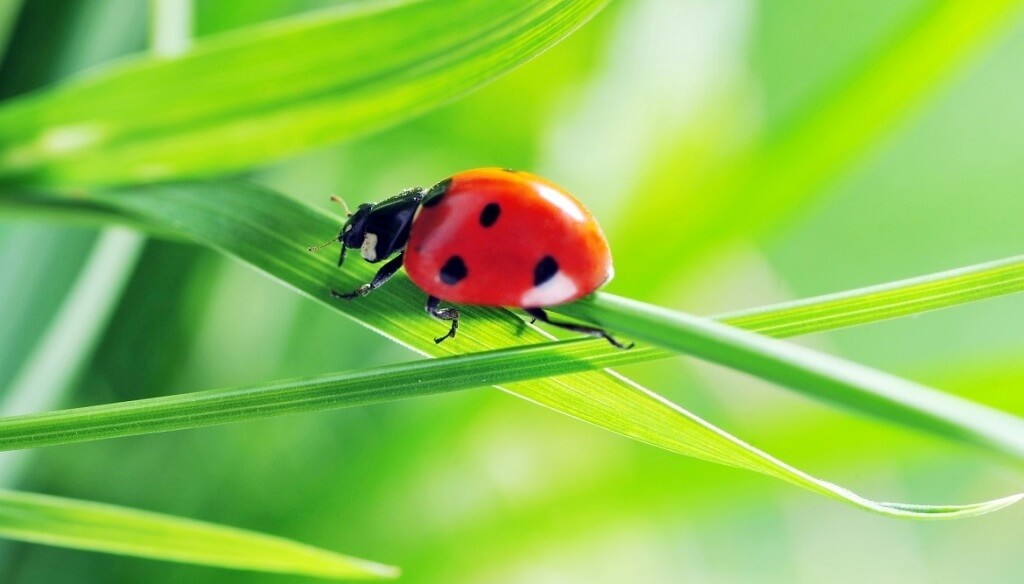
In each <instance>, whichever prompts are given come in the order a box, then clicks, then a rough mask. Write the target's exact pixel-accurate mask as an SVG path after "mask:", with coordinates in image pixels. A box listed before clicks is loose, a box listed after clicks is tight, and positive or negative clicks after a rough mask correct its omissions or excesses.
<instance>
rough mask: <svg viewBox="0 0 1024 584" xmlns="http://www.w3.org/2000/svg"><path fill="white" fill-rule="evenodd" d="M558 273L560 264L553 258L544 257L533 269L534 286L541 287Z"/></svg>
mask: <svg viewBox="0 0 1024 584" xmlns="http://www.w3.org/2000/svg"><path fill="white" fill-rule="evenodd" d="M557 273H558V262H556V261H555V258H553V257H551V256H544V258H543V259H541V260H540V261H539V262H537V265H536V266H534V268H533V285H534V286H540V285H541V284H543V283H544V282H547V281H548V280H550V279H551V278H554V277H555V274H557Z"/></svg>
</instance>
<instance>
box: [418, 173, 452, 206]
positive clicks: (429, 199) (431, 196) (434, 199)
mask: <svg viewBox="0 0 1024 584" xmlns="http://www.w3.org/2000/svg"><path fill="white" fill-rule="evenodd" d="M450 186H452V179H450V178H446V179H444V180H443V181H441V182H439V183H437V184H436V185H434V186H432V187H430V190H429V191H427V194H426V195H425V196H424V197H423V202H422V203H420V204H421V205H423V206H424V207H433V206H434V205H436V204H438V203H440V202H441V199H442V198H443V197H444V195H445V193H447V192H448V187H450Z"/></svg>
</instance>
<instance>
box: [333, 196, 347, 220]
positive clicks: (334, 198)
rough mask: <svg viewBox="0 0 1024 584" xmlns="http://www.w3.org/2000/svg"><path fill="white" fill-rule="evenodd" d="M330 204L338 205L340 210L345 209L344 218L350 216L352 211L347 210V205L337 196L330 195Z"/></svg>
mask: <svg viewBox="0 0 1024 584" xmlns="http://www.w3.org/2000/svg"><path fill="white" fill-rule="evenodd" d="M331 202H334V203H338V204H339V205H341V208H342V209H345V216H346V217H351V216H352V210H351V209H349V208H348V203H346V202H345V199H342V198H341V197H339V196H338V195H331Z"/></svg>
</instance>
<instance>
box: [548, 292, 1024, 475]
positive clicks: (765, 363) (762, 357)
mask: <svg viewBox="0 0 1024 584" xmlns="http://www.w3.org/2000/svg"><path fill="white" fill-rule="evenodd" d="M566 311H567V312H568V313H569V314H571V315H573V316H577V317H580V318H582V319H584V320H587V321H589V322H594V323H597V324H600V325H601V326H605V327H608V328H609V329H611V330H615V331H619V332H621V333H622V334H624V335H627V336H632V337H634V338H636V339H638V340H643V341H646V342H649V343H651V344H654V345H657V346H661V347H664V348H666V349H670V350H673V351H678V352H681V353H684V354H689V355H694V356H696V357H700V358H702V359H706V360H708V361H711V362H714V363H719V364H721V365H725V366H727V367H731V368H733V369H737V370H739V371H745V372H747V373H750V374H752V375H756V376H757V377H760V378H762V379H766V380H769V381H772V382H775V383H778V384H779V385H782V386H785V387H788V388H791V389H794V390H796V391H799V392H802V393H805V394H808V395H812V396H816V397H819V398H823V399H825V400H828V401H831V402H833V403H837V404H840V405H842V406H845V407H848V408H851V409H854V410H856V411H860V412H865V413H868V414H872V415H875V416H878V417H882V418H884V419H887V420H890V421H893V422H896V423H898V424H902V425H905V426H910V427H915V428H918V429H921V430H925V431H928V432H932V433H935V434H937V435H939V436H945V437H948V438H954V439H957V440H961V441H964V442H967V443H971V444H975V445H978V446H981V447H983V448H988V449H991V450H994V451H997V452H1001V453H1003V454H1007V455H1009V456H1010V457H1012V458H1014V459H1016V460H1018V461H1019V460H1022V459H1024V420H1021V419H1020V418H1017V417H1016V416H1012V415H1010V414H1006V413H1003V412H1000V411H998V410H994V409H991V408H987V407H985V406H981V405H979V404H975V403H973V402H970V401H967V400H965V399H961V398H958V397H955V396H952V395H949V394H945V393H942V392H939V391H936V390H933V389H931V388H929V387H926V386H923V385H919V384H916V383H913V382H911V381H908V380H905V379H902V378H899V377H896V376H893V375H888V374H885V373H882V372H880V371H877V370H874V369H871V368H868V367H864V366H861V365H857V364H855V363H851V362H849V361H844V360H842V359H838V358H835V357H832V356H829V355H825V354H822V353H819V352H817V351H812V350H810V349H805V348H803V347H800V346H797V345H790V344H787V343H783V342H780V341H776V340H772V339H770V338H766V337H763V336H760V335H756V334H753V333H750V332H746V331H743V330H740V329H738V328H734V327H731V326H728V325H724V324H720V323H716V322H714V321H712V320H710V319H704V318H698V317H694V316H691V315H688V314H685V313H681V312H676V311H672V310H668V309H665V308H661V307H657V306H651V305H649V304H645V303H643V302H638V301H635V300H630V299H626V298H620V297H617V296H613V295H610V294H603V295H601V296H598V297H593V298H589V299H585V300H582V301H580V302H577V303H575V304H573V305H572V306H571V307H569V308H567V309H566Z"/></svg>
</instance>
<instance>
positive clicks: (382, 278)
mask: <svg viewBox="0 0 1024 584" xmlns="http://www.w3.org/2000/svg"><path fill="white" fill-rule="evenodd" d="M403 256H405V253H404V252H403V253H400V254H398V255H397V256H395V259H393V260H391V261H390V262H388V263H386V264H384V267H382V268H381V269H379V270H377V274H376V275H375V276H374V277H373V280H372V281H371V282H370V283H369V284H363V285H362V286H360V287H358V288H356V289H355V290H353V291H351V292H347V293H344V294H342V293H341V292H338V291H337V290H331V296H334V297H335V298H344V299H345V300H352V299H353V298H361V297H363V296H366V295H367V294H369V293H370V292H373V291H374V290H376V289H377V288H380V287H381V286H383V285H384V284H385V283H386V282H387V281H388V280H390V279H391V276H394V275H395V272H397V271H398V268H401V267H402V261H403V260H404V259H405V258H404V257H403Z"/></svg>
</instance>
